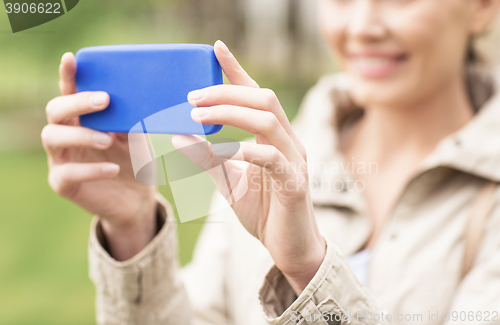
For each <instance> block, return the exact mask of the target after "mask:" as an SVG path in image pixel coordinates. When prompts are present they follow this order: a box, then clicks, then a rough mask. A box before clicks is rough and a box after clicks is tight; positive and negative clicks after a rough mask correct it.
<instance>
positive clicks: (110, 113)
mask: <svg viewBox="0 0 500 325" xmlns="http://www.w3.org/2000/svg"><path fill="white" fill-rule="evenodd" d="M76 62H77V73H76V85H77V92H82V91H105V92H107V93H108V94H109V95H110V104H109V106H108V107H107V108H106V109H104V110H103V111H99V112H95V113H90V114H85V115H82V116H80V123H81V124H82V126H85V127H88V128H92V129H95V130H99V131H103V132H119V133H129V132H133V133H158V134H205V135H208V134H213V133H217V132H219V131H220V129H221V128H222V125H202V124H199V123H197V122H195V121H193V119H192V118H191V110H192V109H193V108H194V106H192V105H191V104H189V103H188V102H187V95H188V93H189V92H190V91H192V90H196V89H201V88H205V87H209V86H214V85H218V84H222V69H221V67H220V65H219V62H218V61H217V58H216V57H215V53H214V48H213V46H211V45H202V44H138V45H106V46H95V47H86V48H82V49H81V50H79V51H78V52H77V53H76Z"/></svg>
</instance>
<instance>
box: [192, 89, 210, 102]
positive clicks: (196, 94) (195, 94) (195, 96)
mask: <svg viewBox="0 0 500 325" xmlns="http://www.w3.org/2000/svg"><path fill="white" fill-rule="evenodd" d="M205 92H206V91H205V89H199V90H193V91H191V92H190V93H189V94H188V99H192V100H200V99H202V98H203V97H204V96H205Z"/></svg>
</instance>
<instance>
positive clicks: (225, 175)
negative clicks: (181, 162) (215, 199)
mask: <svg viewBox="0 0 500 325" xmlns="http://www.w3.org/2000/svg"><path fill="white" fill-rule="evenodd" d="M172 144H173V146H174V147H175V148H176V149H177V150H178V151H179V152H181V153H182V154H183V155H184V156H186V157H187V158H188V159H189V160H191V161H192V162H193V163H194V164H195V165H196V166H198V167H199V168H200V169H201V170H203V171H204V172H206V173H207V174H208V175H209V176H210V178H211V179H212V180H213V182H214V184H215V187H216V188H217V189H218V190H219V192H220V193H221V194H222V195H223V196H224V197H225V198H226V199H227V200H228V202H230V203H232V202H234V198H235V197H234V193H238V190H239V189H240V188H241V186H242V184H241V183H240V181H241V179H243V178H242V177H241V176H242V175H244V172H243V171H242V169H241V168H240V167H238V166H236V164H235V163H233V162H231V161H228V160H227V159H223V160H222V159H220V158H218V160H217V161H215V160H214V157H213V155H212V152H211V144H210V142H208V141H207V140H205V139H203V138H201V137H199V136H196V135H180V134H179V135H175V136H173V137H172ZM221 167H222V168H221ZM167 172H168V171H167ZM245 185H246V184H245ZM238 197H239V196H238Z"/></svg>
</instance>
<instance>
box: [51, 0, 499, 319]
mask: <svg viewBox="0 0 500 325" xmlns="http://www.w3.org/2000/svg"><path fill="white" fill-rule="evenodd" d="M499 6H500V0H443V1H436V0H401V1H396V0H322V1H321V3H320V11H319V20H320V25H321V30H322V33H323V35H324V37H325V40H326V42H327V43H328V44H329V45H330V46H331V48H332V49H333V50H334V52H335V53H336V55H337V57H338V59H339V60H340V62H341V63H342V65H343V67H344V69H345V71H346V74H339V75H334V76H327V77H324V78H322V79H321V80H320V82H319V83H318V84H317V85H316V86H315V87H314V88H313V89H312V90H311V91H310V92H309V93H308V95H307V96H306V98H305V100H304V103H303V105H302V108H301V110H300V113H299V114H298V116H297V118H296V119H295V120H294V123H293V126H292V125H291V124H290V123H289V122H288V120H287V118H286V116H285V113H284V111H283V109H282V108H281V106H280V104H279V101H278V99H277V98H276V96H275V95H274V93H273V92H272V91H270V90H266V89H260V88H259V87H258V85H257V83H256V82H255V81H254V80H252V79H251V78H250V77H249V76H248V75H247V74H246V73H245V71H244V70H243V69H242V68H241V67H240V65H239V64H238V62H237V61H236V59H235V58H234V57H233V56H232V54H231V53H230V52H229V50H228V49H227V47H226V46H225V45H224V44H223V43H222V42H217V43H216V44H215V53H216V55H217V58H218V60H219V62H220V63H221V66H222V68H223V70H224V72H225V74H226V75H227V77H228V79H229V80H230V82H231V84H232V85H221V86H215V87H211V88H207V89H203V90H201V91H196V92H192V93H191V94H190V95H189V97H188V99H189V101H190V102H191V103H192V104H194V105H196V106H198V107H199V108H196V109H194V110H193V113H192V116H193V119H194V120H195V121H197V122H200V123H206V124H227V125H233V126H236V127H239V128H241V129H244V130H247V131H250V132H252V133H253V134H255V141H254V142H253V143H252V142H245V143H242V145H241V149H240V151H239V153H238V155H236V156H235V157H233V158H232V159H233V160H244V161H246V162H247V163H243V164H244V165H243V167H241V166H242V162H233V161H231V162H228V163H227V166H226V168H227V170H228V175H229V177H230V180H231V184H232V185H233V186H234V188H235V189H238V188H239V187H240V186H242V184H245V183H246V182H248V183H247V184H251V185H250V187H249V190H248V192H247V193H246V194H245V196H244V197H243V198H242V199H240V200H239V201H237V202H236V203H234V204H233V205H232V209H226V210H223V212H221V213H217V214H214V215H212V216H210V219H209V221H210V220H212V221H213V220H219V221H220V220H223V221H224V222H223V223H215V222H208V223H206V224H205V226H204V230H203V231H202V234H201V236H200V238H199V243H198V246H197V249H196V251H195V254H194V258H193V261H192V262H191V263H190V264H189V265H188V266H187V267H185V268H184V269H182V270H179V268H178V264H177V261H176V235H175V222H174V219H173V216H172V210H171V208H170V206H169V205H168V203H167V202H166V201H165V200H164V199H163V198H162V197H161V196H160V195H158V194H157V193H156V189H155V188H154V187H151V186H145V185H141V184H139V183H137V182H136V181H135V180H134V177H133V173H132V171H131V166H130V164H129V158H128V151H127V143H126V136H125V135H121V134H104V133H99V132H96V131H93V130H89V129H85V128H83V127H81V126H79V121H78V116H79V115H81V114H85V113H89V112H93V111H97V110H102V109H105V108H106V106H107V105H108V103H109V97H108V95H107V94H106V93H103V92H92V93H88V92H86V93H78V94H75V81H74V76H75V72H76V64H75V60H74V57H73V55H72V54H68V53H67V54H65V55H64V56H63V57H62V61H61V66H60V75H61V81H60V88H61V93H62V95H63V96H61V97H58V98H55V99H53V100H52V101H51V102H49V104H48V105H47V117H48V121H49V124H48V125H47V126H46V127H45V128H44V130H43V132H42V139H43V143H44V146H45V148H46V150H47V152H48V155H49V166H50V174H49V183H50V185H51V187H52V188H53V189H54V190H55V191H56V192H57V193H59V194H60V195H62V196H64V197H66V198H68V199H70V200H72V201H73V202H75V203H76V204H78V205H80V206H81V207H82V208H84V209H86V210H88V211H90V212H92V213H94V214H96V216H95V217H94V219H93V222H92V227H91V236H90V246H89V257H90V275H91V278H92V279H93V281H94V283H95V285H96V289H97V318H98V323H99V324H190V323H191V324H238V325H245V324H248V325H250V324H251V325H256V324H265V323H269V324H296V323H300V324H340V323H341V324H347V323H348V322H351V323H352V324H365V323H382V322H387V323H398V324H401V323H413V324H416V323H432V324H436V323H440V324H448V323H458V322H472V323H483V322H484V323H486V324H494V323H498V322H500V315H498V306H500V238H499V237H498V236H497V233H498V231H499V230H500V205H499V204H498V203H499V202H498V199H499V197H498V191H497V192H496V193H495V196H494V197H493V198H492V200H495V205H494V208H493V210H492V212H491V214H490V216H489V217H488V219H487V226H486V230H485V233H484V236H483V238H482V241H481V246H480V248H479V251H478V253H477V256H476V258H475V263H474V265H473V268H472V270H470V271H469V272H468V273H467V274H466V275H465V277H463V279H462V278H461V275H460V266H461V261H462V256H463V251H464V240H463V236H464V233H465V231H466V222H467V220H468V217H469V215H470V214H471V211H472V210H473V201H474V199H475V198H476V196H477V195H478V193H479V191H480V190H481V189H482V188H483V187H484V185H485V184H487V183H488V182H491V181H493V182H498V181H500V173H499V168H498V167H497V166H498V164H499V162H500V141H499V139H500V129H499V128H498V123H499V121H500V107H498V106H499V105H500V97H498V96H497V95H495V94H494V93H493V92H492V89H493V88H492V86H493V84H492V81H491V80H490V79H489V78H487V77H483V75H481V74H479V73H478V72H477V71H475V70H474V69H471V67H473V65H474V62H475V61H474V55H473V54H474V49H473V48H472V47H471V44H472V43H473V42H472V40H473V39H474V38H475V37H477V36H479V35H480V34H482V33H484V32H485V31H486V30H487V29H488V27H489V26H490V25H491V23H492V21H493V20H494V17H495V16H496V13H497V11H498V8H499ZM193 141H198V139H197V138H196V137H193V136H177V137H175V138H174V144H175V145H176V146H177V147H182V146H184V145H185V144H189V143H192V142H193ZM306 150H307V157H306ZM213 152H214V154H216V155H220V156H224V152H223V150H220V149H218V148H216V147H215V146H214V147H213ZM190 158H193V159H196V157H190ZM306 159H307V168H305V166H306ZM249 162H251V163H249ZM353 166H354V167H353ZM284 167H286V168H284ZM325 167H326V168H325ZM308 170H309V172H308ZM215 181H216V183H217V182H218V181H220V180H218V179H215ZM290 184H291V186H285V185H290ZM307 184H309V185H310V186H308V185H307ZM265 185H269V186H265ZM213 204H215V205H217V204H220V202H214V203H213ZM460 312H462V313H460ZM464 313H465V314H464ZM464 315H465V318H464Z"/></svg>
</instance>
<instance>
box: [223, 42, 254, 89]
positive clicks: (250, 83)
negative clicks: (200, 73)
mask: <svg viewBox="0 0 500 325" xmlns="http://www.w3.org/2000/svg"><path fill="white" fill-rule="evenodd" d="M214 50H215V56H216V57H217V60H219V63H220V65H221V67H222V70H223V71H224V74H225V75H226V77H227V79H229V82H231V84H232V85H239V86H246V87H252V88H260V87H259V85H258V84H257V83H256V82H255V81H254V80H253V79H252V78H250V76H249V75H248V73H246V71H245V70H243V68H242V67H241V65H240V64H239V63H238V61H237V60H236V58H235V57H234V55H233V54H232V53H231V52H230V51H229V49H228V48H227V46H226V44H224V43H223V42H222V41H217V42H215V44H214Z"/></svg>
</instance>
